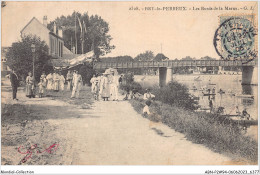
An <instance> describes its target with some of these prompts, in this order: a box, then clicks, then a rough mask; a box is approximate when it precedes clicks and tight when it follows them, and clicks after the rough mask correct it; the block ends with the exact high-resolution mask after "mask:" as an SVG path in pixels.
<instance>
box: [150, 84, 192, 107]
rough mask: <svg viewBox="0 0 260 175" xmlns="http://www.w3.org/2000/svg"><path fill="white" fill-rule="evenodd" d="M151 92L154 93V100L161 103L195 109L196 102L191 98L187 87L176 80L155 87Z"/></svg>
mask: <svg viewBox="0 0 260 175" xmlns="http://www.w3.org/2000/svg"><path fill="white" fill-rule="evenodd" d="M152 93H153V94H154V95H155V100H158V101H161V102H163V103H166V104H169V105H175V106H178V107H182V108H185V109H189V110H194V109H197V107H196V106H197V102H196V101H195V100H194V99H193V98H191V96H190V94H189V92H188V88H187V87H186V86H185V85H183V84H180V83H178V82H176V81H172V82H170V83H168V84H167V85H166V86H165V87H161V88H156V87H155V88H154V89H153V91H152Z"/></svg>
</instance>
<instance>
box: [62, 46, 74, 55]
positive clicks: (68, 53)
mask: <svg viewBox="0 0 260 175" xmlns="http://www.w3.org/2000/svg"><path fill="white" fill-rule="evenodd" d="M63 55H74V53H73V52H71V51H70V50H69V49H68V48H67V47H65V46H64V45H63Z"/></svg>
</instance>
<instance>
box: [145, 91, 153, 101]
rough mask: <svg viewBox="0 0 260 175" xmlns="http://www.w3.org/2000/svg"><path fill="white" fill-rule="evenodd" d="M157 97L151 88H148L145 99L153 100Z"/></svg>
mask: <svg viewBox="0 0 260 175" xmlns="http://www.w3.org/2000/svg"><path fill="white" fill-rule="evenodd" d="M154 98H155V95H153V94H152V93H151V92H150V89H146V92H145V93H144V100H152V99H154Z"/></svg>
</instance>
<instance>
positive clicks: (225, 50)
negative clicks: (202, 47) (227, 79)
mask: <svg viewBox="0 0 260 175" xmlns="http://www.w3.org/2000/svg"><path fill="white" fill-rule="evenodd" d="M256 34H257V30H256V29H255V28H254V26H253V25H252V22H251V21H250V20H249V19H246V18H242V17H229V18H228V19H225V20H224V21H223V22H222V23H221V25H220V26H219V27H218V29H217V30H216V32H215V36H214V41H213V42H214V46H215V49H216V52H217V53H218V55H219V56H220V57H221V58H222V59H225V60H252V59H254V58H256V57H257V51H256V50H255V35H256Z"/></svg>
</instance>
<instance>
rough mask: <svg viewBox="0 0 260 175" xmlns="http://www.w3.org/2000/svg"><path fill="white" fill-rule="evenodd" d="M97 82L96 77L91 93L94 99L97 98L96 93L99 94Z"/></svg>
mask: <svg viewBox="0 0 260 175" xmlns="http://www.w3.org/2000/svg"><path fill="white" fill-rule="evenodd" d="M98 83H99V81H98V79H96V80H95V82H94V86H93V94H94V98H95V100H98V94H99V87H98Z"/></svg>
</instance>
